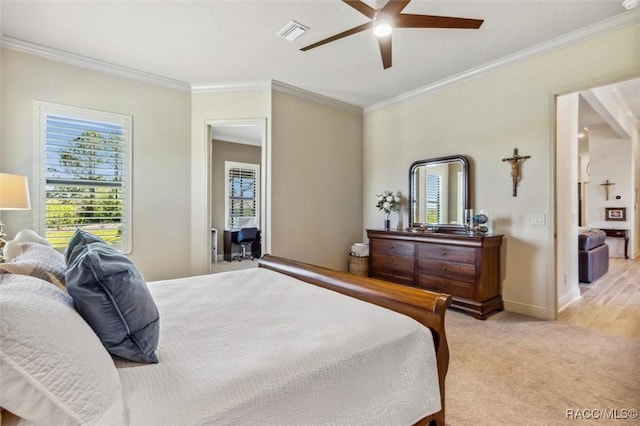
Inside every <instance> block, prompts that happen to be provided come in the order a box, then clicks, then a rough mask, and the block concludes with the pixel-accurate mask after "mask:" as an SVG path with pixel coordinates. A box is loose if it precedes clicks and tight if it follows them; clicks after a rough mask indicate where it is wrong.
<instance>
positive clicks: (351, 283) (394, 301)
mask: <svg viewBox="0 0 640 426" xmlns="http://www.w3.org/2000/svg"><path fill="white" fill-rule="evenodd" d="M258 266H259V267H261V268H266V269H271V270H273V271H276V272H280V273H282V274H285V275H289V276H291V277H294V278H297V279H299V280H301V281H305V282H307V283H310V284H314V285H317V286H319V287H324V288H327V289H330V290H333V291H337V292H339V293H342V294H345V295H347V296H351V297H355V298H357V299H360V300H364V301H366V302H370V303H373V304H376V305H378V306H382V307H384V308H387V309H391V310H393V311H396V312H399V313H401V314H404V315H407V316H410V317H411V318H413V319H415V320H416V321H418V322H420V323H421V324H423V325H424V326H425V327H427V328H429V329H430V330H431V334H432V336H433V343H434V346H435V349H436V360H437V365H438V379H439V384H440V399H441V403H442V408H441V410H440V411H438V412H436V413H433V414H431V415H429V416H427V417H425V418H423V419H421V420H420V421H418V422H417V423H416V425H434V424H435V425H438V426H444V424H445V423H444V418H445V416H444V413H445V398H444V395H445V394H444V392H445V377H446V375H447V370H448V369H449V345H448V344H447V336H446V334H445V330H444V316H445V312H446V310H447V308H448V307H449V305H451V296H449V295H446V294H439V293H434V292H430V291H427V290H420V289H416V288H410V287H405V286H401V285H397V284H393V283H390V282H387V281H382V280H377V279H373V278H367V277H361V276H357V275H352V274H348V273H346V272H339V271H335V270H333V269H328V268H323V267H320V266H315V265H311V264H308V263H302V262H297V261H294V260H289V259H285V258H282V257H276V256H272V255H265V256H263V257H262V258H261V259H260V262H259V264H258Z"/></svg>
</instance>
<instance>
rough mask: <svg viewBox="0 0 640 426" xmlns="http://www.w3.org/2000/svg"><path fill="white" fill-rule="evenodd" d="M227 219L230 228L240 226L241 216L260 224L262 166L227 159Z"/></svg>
mask: <svg viewBox="0 0 640 426" xmlns="http://www.w3.org/2000/svg"><path fill="white" fill-rule="evenodd" d="M224 165H225V176H226V177H227V185H226V186H225V219H226V223H227V226H228V227H229V229H236V228H239V227H240V219H241V218H252V219H253V222H254V223H255V226H258V223H259V222H260V221H259V211H260V166H259V165H258V164H248V163H236V162H233V161H225V163H224Z"/></svg>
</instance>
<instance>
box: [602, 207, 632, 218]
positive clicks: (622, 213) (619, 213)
mask: <svg viewBox="0 0 640 426" xmlns="http://www.w3.org/2000/svg"><path fill="white" fill-rule="evenodd" d="M605 211H606V215H605V219H606V220H627V209H626V207H605Z"/></svg>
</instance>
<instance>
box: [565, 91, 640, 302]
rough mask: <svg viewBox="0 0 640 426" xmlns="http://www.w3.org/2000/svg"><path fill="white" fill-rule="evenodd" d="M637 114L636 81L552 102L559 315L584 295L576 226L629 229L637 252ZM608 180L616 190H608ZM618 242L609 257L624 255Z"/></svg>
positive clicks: (639, 182)
mask: <svg viewBox="0 0 640 426" xmlns="http://www.w3.org/2000/svg"><path fill="white" fill-rule="evenodd" d="M639 115H640V79H635V80H629V81H625V82H621V83H616V84H612V85H609V86H603V87H596V88H592V89H586V90H583V91H580V92H574V93H570V94H567V95H562V96H558V97H557V99H556V147H555V153H556V154H555V157H556V161H555V163H556V167H555V176H556V179H555V181H556V184H555V188H556V191H555V192H556V194H555V198H556V226H555V230H556V254H555V261H556V280H555V294H556V302H557V305H556V308H557V309H556V310H557V312H559V311H560V310H562V308H564V307H566V306H568V305H569V304H571V303H572V302H574V301H576V300H577V299H579V298H580V296H581V292H583V291H584V287H585V286H584V285H581V284H580V283H579V277H578V232H579V228H580V227H588V228H597V229H609V228H620V229H622V228H624V229H628V230H629V232H630V233H631V234H632V236H633V237H632V241H634V242H633V243H632V244H630V247H633V248H632V252H633V253H635V252H637V247H638V243H637V239H638V237H637V229H638V220H639V217H638V213H637V211H638V200H637V197H636V196H635V194H637V192H638V188H639V187H640V176H639V175H638V168H639V165H640V159H639V154H638V127H637V126H638V116H639ZM612 182H615V186H612V187H610V186H609V184H611V183H612ZM611 188H614V189H611ZM612 207H613V208H624V209H626V211H627V212H630V213H631V214H630V215H628V217H627V218H626V220H625V221H617V222H611V221H609V220H608V218H607V217H606V211H607V209H608V208H612ZM617 240H618V239H613V238H607V240H606V242H607V244H608V245H609V246H610V256H611V257H612V258H619V257H623V248H622V244H621V241H617ZM581 287H582V289H581ZM581 290H582V291H581Z"/></svg>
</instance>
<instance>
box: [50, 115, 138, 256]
mask: <svg viewBox="0 0 640 426" xmlns="http://www.w3.org/2000/svg"><path fill="white" fill-rule="evenodd" d="M44 126H45V149H44V151H45V154H44V181H45V214H44V216H45V233H46V238H47V239H48V240H49V242H50V243H51V244H52V246H54V247H64V246H66V245H67V243H68V241H69V239H70V237H71V236H72V235H73V232H74V231H75V230H76V229H77V228H81V229H85V230H87V231H89V232H91V233H93V234H95V235H98V236H100V237H101V238H103V239H104V240H105V241H106V242H108V243H110V244H112V245H115V246H123V245H124V244H123V243H124V227H125V225H126V224H125V217H126V215H125V209H126V208H128V206H126V205H125V204H126V200H127V199H126V197H125V195H126V194H125V192H126V191H127V190H128V188H126V187H125V182H126V179H125V174H126V173H129V171H128V170H126V168H127V164H128V163H127V158H126V156H127V146H126V141H127V138H128V135H127V134H126V131H127V130H128V129H127V128H126V127H125V125H124V124H122V123H111V122H102V121H96V120H85V119H81V118H75V117H67V116H62V115H55V114H46V115H45V116H44Z"/></svg>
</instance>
